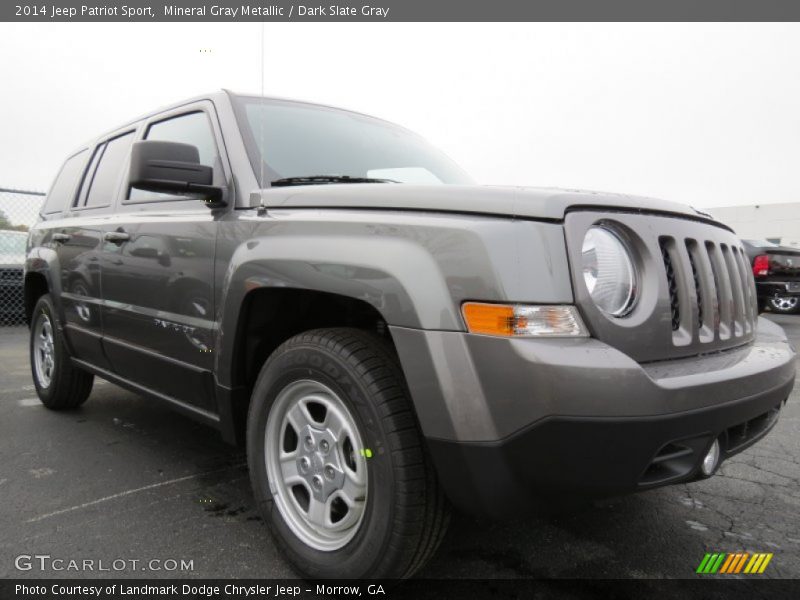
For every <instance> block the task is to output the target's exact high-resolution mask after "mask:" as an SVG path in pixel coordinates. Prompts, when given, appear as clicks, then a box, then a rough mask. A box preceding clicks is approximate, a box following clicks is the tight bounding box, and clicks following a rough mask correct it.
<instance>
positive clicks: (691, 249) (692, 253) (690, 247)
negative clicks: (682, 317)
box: [686, 240, 705, 329]
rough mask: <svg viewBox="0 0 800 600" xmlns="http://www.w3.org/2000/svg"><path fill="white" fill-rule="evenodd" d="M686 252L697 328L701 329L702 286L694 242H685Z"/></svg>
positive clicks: (702, 314)
mask: <svg viewBox="0 0 800 600" xmlns="http://www.w3.org/2000/svg"><path fill="white" fill-rule="evenodd" d="M686 252H687V253H688V254H689V264H690V265H691V267H692V279H693V280H694V291H695V296H696V300H697V328H698V329H700V328H702V327H703V317H704V316H705V315H704V312H703V308H704V307H703V286H702V285H701V283H700V277H699V276H698V274H697V261H696V258H695V257H696V255H697V242H695V241H694V240H686Z"/></svg>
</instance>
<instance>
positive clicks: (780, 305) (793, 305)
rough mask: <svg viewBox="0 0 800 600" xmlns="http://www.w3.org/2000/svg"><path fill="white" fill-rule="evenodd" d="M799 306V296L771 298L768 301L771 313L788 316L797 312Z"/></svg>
mask: <svg viewBox="0 0 800 600" xmlns="http://www.w3.org/2000/svg"><path fill="white" fill-rule="evenodd" d="M798 305H800V297H799V296H772V297H771V298H770V299H769V308H770V310H771V311H772V312H774V313H778V314H784V315H790V314H794V313H796V312H797V309H798Z"/></svg>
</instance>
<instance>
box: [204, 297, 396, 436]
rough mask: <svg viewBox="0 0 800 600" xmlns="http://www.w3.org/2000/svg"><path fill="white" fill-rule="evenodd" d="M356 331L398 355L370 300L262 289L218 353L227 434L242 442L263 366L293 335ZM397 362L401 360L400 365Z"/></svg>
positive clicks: (243, 310)
mask: <svg viewBox="0 0 800 600" xmlns="http://www.w3.org/2000/svg"><path fill="white" fill-rule="evenodd" d="M332 327H352V328H355V329H359V330H362V331H367V332H370V333H372V334H374V335H375V336H376V337H377V338H379V339H382V340H384V341H385V342H386V343H387V346H388V347H390V348H391V350H392V352H393V353H395V355H396V349H395V345H394V340H393V339H392V336H391V333H390V331H389V326H388V324H387V322H386V320H385V319H384V317H383V315H382V314H381V313H380V312H379V311H378V310H377V309H376V308H375V307H374V306H373V305H372V304H370V303H369V302H367V301H365V300H363V299H359V298H354V297H352V296H346V295H342V294H335V293H331V292H323V291H319V290H309V289H301V288H278V287H262V288H255V289H252V290H250V291H249V292H248V293H247V294H246V295H245V296H244V298H243V299H242V303H241V307H240V310H239V312H238V318H237V320H236V323H235V325H234V326H233V330H232V331H227V330H223V331H222V332H221V334H220V337H221V338H223V339H224V338H227V339H228V344H226V346H225V349H224V351H223V352H220V353H218V355H217V364H218V372H219V368H221V367H223V364H221V363H223V362H224V370H225V372H226V373H227V374H228V377H229V379H228V382H229V383H228V384H227V385H226V384H224V383H222V382H220V381H219V379H218V392H219V393H218V402H219V413H220V421H221V429H222V433H223V436H224V437H225V438H226V439H227V440H228V441H231V442H234V443H237V444H240V443H243V442H244V437H243V435H244V431H245V426H246V421H247V411H248V407H249V404H250V396H251V393H252V389H253V386H254V384H255V382H256V379H257V377H258V374H259V372H260V370H261V367H262V366H263V364H264V363H265V362H266V361H267V360H268V359H269V357H270V356H271V355H272V353H273V352H274V351H275V350H276V349H277V348H278V347H279V346H280V345H281V344H282V343H283V342H285V341H286V340H288V339H290V338H291V337H293V336H295V335H297V334H299V333H302V332H304V331H309V330H311V329H320V328H332ZM398 363H399V361H398Z"/></svg>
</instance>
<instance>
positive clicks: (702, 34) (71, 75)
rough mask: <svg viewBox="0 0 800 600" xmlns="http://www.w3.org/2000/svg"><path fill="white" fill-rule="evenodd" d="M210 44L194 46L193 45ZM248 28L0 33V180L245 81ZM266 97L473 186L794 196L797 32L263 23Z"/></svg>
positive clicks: (24, 174) (255, 41) (46, 177)
mask: <svg viewBox="0 0 800 600" xmlns="http://www.w3.org/2000/svg"><path fill="white" fill-rule="evenodd" d="M201 49H202V50H210V52H201ZM260 51H261V25H260V24H252V23H240V24H173V23H163V24H152V25H151V24H141V23H133V24H126V23H119V24H118V23H107V24H80V23H63V24H62V23H45V24H9V23H3V24H0V57H1V58H0V89H2V91H3V93H2V94H0V114H2V117H3V122H2V128H0V131H1V132H2V133H0V187H20V188H27V189H37V190H44V189H46V188H47V187H48V186H49V185H50V182H51V180H52V178H53V176H54V175H55V172H56V171H57V169H58V167H59V166H60V163H61V160H62V159H63V158H64V156H65V155H66V154H67V153H68V152H69V151H70V150H71V149H73V148H74V147H75V146H77V145H78V144H80V143H81V142H83V141H85V140H86V139H88V138H90V137H92V136H94V135H96V134H99V133H101V132H102V131H104V130H106V129H110V128H112V127H114V126H116V125H118V124H120V123H121V122H124V121H126V120H128V119H130V118H133V117H135V116H137V115H139V114H141V113H143V112H145V111H148V110H150V109H152V108H155V107H158V106H160V105H163V104H168V103H171V102H173V101H177V100H181V99H183V98H184V97H189V96H192V95H195V94H198V93H203V92H206V91H209V90H215V89H219V88H229V89H232V90H234V91H241V92H259V91H260V89H261V76H260V65H261V60H260ZM265 55H266V56H265V71H266V77H265V93H266V94H267V95H277V96H284V97H291V98H299V99H304V100H310V101H316V102H322V103H328V104H333V105H337V106H342V107H346V108H351V109H355V110H358V111H362V112H365V113H369V114H373V115H376V116H379V117H383V118H385V119H388V120H390V121H395V122H397V123H400V124H402V125H404V126H406V127H409V128H411V129H413V130H415V131H417V132H418V133H420V134H422V135H423V136H425V137H427V138H428V139H429V140H430V141H431V142H433V143H434V144H436V145H437V146H439V147H440V148H442V149H443V150H444V151H445V152H447V153H448V154H449V155H450V156H451V157H452V158H454V159H455V160H456V161H457V162H459V163H460V164H461V165H462V166H463V167H464V168H465V169H466V170H467V171H469V172H470V173H471V174H472V175H473V176H474V177H475V178H476V179H477V180H478V182H480V183H486V184H515V185H517V184H518V185H538V186H558V187H571V188H575V187H578V188H586V189H598V190H605V191H615V192H625V193H634V194H644V195H650V196H657V197H662V198H667V199H670V200H676V201H680V202H686V203H689V204H692V205H695V206H721V205H731V204H750V203H769V202H787V201H800V191H798V185H797V184H796V176H797V173H798V170H800V25H798V24H719V25H715V24H620V25H617V24H406V23H396V24H395V23H385V24H374V23H370V24H366V23H365V24H316V23H304V24H300V23H285V24H270V23H268V24H266V25H265Z"/></svg>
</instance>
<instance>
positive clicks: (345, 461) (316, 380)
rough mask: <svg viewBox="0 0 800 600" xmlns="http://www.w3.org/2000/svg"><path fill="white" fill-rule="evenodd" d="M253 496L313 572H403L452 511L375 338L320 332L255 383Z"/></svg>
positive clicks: (297, 565) (298, 339)
mask: <svg viewBox="0 0 800 600" xmlns="http://www.w3.org/2000/svg"><path fill="white" fill-rule="evenodd" d="M247 451H248V462H249V465H250V477H251V480H252V483H253V490H254V495H255V497H256V501H257V503H258V506H259V509H260V510H261V512H262V514H263V516H264V519H265V521H266V522H267V524H268V525H269V527H270V530H271V532H272V534H273V537H274V538H275V540H276V541H277V543H278V545H279V547H280V548H281V549H282V550H283V552H284V554H285V555H286V556H287V558H288V560H289V562H290V563H291V564H292V566H293V567H294V569H295V570H296V571H298V572H299V573H301V574H302V575H303V576H306V577H310V578H322V579H325V578H352V579H357V578H363V577H388V578H394V577H407V576H410V575H411V574H412V573H414V572H415V571H416V570H417V569H419V568H420V567H421V566H422V565H423V564H424V563H425V562H426V561H427V559H428V558H430V556H431V555H432V554H433V552H434V551H435V549H436V548H437V546H438V545H439V542H440V541H441V539H442V537H443V536H444V533H445V531H446V527H447V523H448V516H449V512H448V509H447V504H446V500H445V498H444V496H443V494H442V492H441V490H440V488H439V486H438V484H437V482H436V477H435V474H434V470H433V467H432V465H431V462H430V459H429V458H428V456H427V454H426V451H425V448H424V446H423V443H422V438H421V435H420V432H419V428H418V425H417V422H416V418H415V416H414V413H413V409H412V406H411V401H410V399H409V397H408V393H407V391H406V386H405V383H404V380H403V375H402V373H401V371H400V368H399V366H398V365H397V361H396V358H394V357H393V355H392V353H391V351H390V350H389V349H388V348H387V346H386V344H385V343H384V342H383V341H382V340H381V339H379V338H378V337H376V336H373V335H370V334H368V333H365V332H362V331H359V330H354V329H319V330H314V331H310V332H307V333H303V334H300V335H297V336H295V337H293V338H292V339H290V340H289V341H287V342H286V343H284V344H283V345H282V346H281V347H280V348H278V350H276V351H275V353H274V354H273V355H272V356H271V357H270V359H269V360H268V361H267V363H266V364H265V365H264V367H263V368H262V370H261V373H260V375H259V377H258V381H257V382H256V385H255V388H254V390H253V397H252V401H251V405H250V413H249V417H248V430H247Z"/></svg>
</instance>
